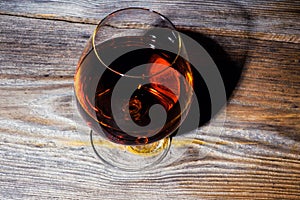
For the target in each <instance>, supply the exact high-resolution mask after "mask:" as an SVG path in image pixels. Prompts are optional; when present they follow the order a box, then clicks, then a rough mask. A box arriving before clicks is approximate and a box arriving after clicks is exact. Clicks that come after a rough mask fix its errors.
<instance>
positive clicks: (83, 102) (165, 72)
mask: <svg viewBox="0 0 300 200" xmlns="http://www.w3.org/2000/svg"><path fill="white" fill-rule="evenodd" d="M145 43H146V42H145V41H143V40H141V38H135V37H128V38H125V39H124V38H119V39H114V40H110V41H107V42H105V43H104V44H101V46H97V47H96V49H97V52H100V53H101V54H99V55H98V56H100V58H103V60H102V61H103V62H100V61H99V57H97V56H96V54H95V52H94V51H93V49H92V50H91V51H89V52H87V53H86V54H85V55H84V56H83V57H82V59H81V60H80V62H79V64H78V67H77V71H76V74H75V93H76V98H77V104H78V109H79V111H80V114H81V115H82V116H83V118H84V119H85V121H86V122H87V124H88V125H89V126H90V127H91V128H92V129H93V130H94V131H95V132H96V133H102V134H104V135H105V136H106V137H107V138H108V139H109V140H110V141H112V142H115V143H119V144H124V145H141V144H147V143H152V142H155V141H158V140H161V139H163V138H165V137H166V136H168V135H170V134H172V133H173V132H174V131H175V130H176V129H177V128H178V126H179V125H180V121H181V118H182V109H183V108H186V105H180V103H179V99H180V98H184V101H183V102H186V103H189V102H188V100H187V98H188V95H190V94H189V92H188V91H186V90H187V88H188V87H187V86H186V85H185V84H186V81H183V80H182V78H187V77H188V74H189V71H187V70H186V69H189V64H188V63H187V62H186V61H185V60H184V59H182V58H181V57H177V56H176V54H174V53H171V52H168V51H163V50H159V49H155V48H150V47H149V48H144V46H145ZM141 46H143V48H142V49H141V48H139V47H141ZM132 49H135V50H132ZM118 50H122V52H126V53H125V54H123V55H122V56H120V57H118V58H117V59H115V60H114V61H113V62H112V63H111V64H109V66H107V65H105V62H106V61H105V60H104V58H106V57H109V56H110V55H111V53H112V52H116V51H118ZM145 64H146V65H145ZM141 66H144V68H143V69H141V70H142V73H140V74H134V75H135V76H140V80H142V79H143V77H147V79H148V83H147V84H137V86H136V89H135V91H128V92H131V93H132V95H131V98H130V100H129V101H127V100H124V99H117V100H115V101H114V102H117V103H115V104H116V105H111V104H112V103H111V102H112V99H111V98H112V93H113V91H114V87H115V86H116V84H117V82H118V81H120V79H123V78H130V77H126V76H121V75H120V74H118V73H115V72H114V71H112V70H110V69H113V70H115V71H117V72H119V73H121V74H125V75H126V73H127V72H128V71H130V70H131V69H133V68H134V67H141ZM107 67H109V68H110V69H108V68H107ZM129 75H131V74H129ZM137 80H139V79H138V78H137ZM190 82H191V81H190ZM125 87H126V86H125ZM181 102H182V101H181ZM155 104H160V105H162V106H163V108H164V110H165V112H166V113H167V119H166V122H165V125H164V126H163V127H162V128H161V129H160V131H159V132H158V133H157V134H155V135H147V131H146V132H141V133H140V135H134V136H133V135H131V134H128V133H126V132H124V131H123V130H121V129H120V128H119V127H118V125H117V123H116V122H115V117H116V116H113V114H112V106H119V107H121V108H122V107H126V106H128V108H129V113H120V116H121V117H122V120H123V122H124V124H126V122H127V121H128V120H131V121H133V122H134V123H135V124H137V125H138V126H141V127H143V126H147V125H148V124H149V123H151V118H150V117H149V110H150V108H151V107H152V106H153V105H155Z"/></svg>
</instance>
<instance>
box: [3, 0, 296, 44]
mask: <svg viewBox="0 0 300 200" xmlns="http://www.w3.org/2000/svg"><path fill="white" fill-rule="evenodd" d="M16 2H17V3H16ZM126 7H147V8H150V9H153V10H155V11H158V12H160V13H162V14H164V15H166V16H167V17H168V18H169V19H170V20H171V21H172V22H173V23H174V24H175V25H176V26H177V27H178V28H181V29H191V28H193V29H196V30H197V31H201V32H203V33H204V34H208V33H214V34H219V35H227V36H234V35H235V36H238V37H240V36H241V35H244V36H245V34H244V33H245V32H246V33H249V32H250V35H249V36H250V37H252V38H257V39H262V40H275V41H288V42H294V43H299V42H300V34H299V27H300V22H299V20H298V18H299V17H300V15H299V13H300V3H299V2H298V1H272V2H271V1H268V0H263V1H258V0H257V1H252V0H243V1H227V0H218V1H213V0H209V1H201V0H197V1H195V0H188V1H182V0H176V1H170V0H154V1H152V0H151V1H150V0H146V1H143V2H141V1H137V0H134V1H127V0H125V1H116V0H114V1H105V0H101V1H100V0H99V1H88V2H87V1H76V2H74V1H70V0H64V1H29V2H28V1H22V2H18V1H1V2H0V14H2V15H3V14H7V15H19V16H25V17H31V18H44V19H54V20H65V21H71V22H81V23H91V24H96V23H97V22H98V21H99V20H101V19H102V18H103V17H105V16H106V15H107V14H109V13H111V12H113V11H115V10H118V9H121V8H126ZM70 8H72V9H70Z"/></svg>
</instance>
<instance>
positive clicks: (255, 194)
mask: <svg viewBox="0 0 300 200" xmlns="http://www.w3.org/2000/svg"><path fill="white" fill-rule="evenodd" d="M251 2H252V1H251ZM251 2H250V1H243V2H242V3H241V4H242V5H243V6H244V7H246V10H247V12H248V13H249V15H251V16H252V21H251V24H254V25H251V26H244V25H242V26H240V25H238V24H235V25H234V27H235V28H233V29H232V27H227V26H225V24H223V26H224V27H222V28H218V27H217V24H213V23H210V22H211V21H213V20H212V19H214V18H207V19H206V22H207V23H206V24H204V25H203V24H200V23H199V22H197V20H195V19H196V18H195V15H196V14H199V13H202V14H203V13H204V14H205V15H204V16H207V17H208V16H211V17H213V16H217V13H214V12H213V11H212V10H213V8H218V10H221V8H222V6H223V5H224V4H225V3H226V2H225V1H218V2H212V1H206V2H202V1H186V2H185V3H183V1H162V2H158V1H151V2H150V1H144V2H143V3H141V1H132V2H128V1H121V2H118V3H117V2H112V3H107V2H105V1H99V3H92V1H91V2H90V4H86V3H83V1H77V2H73V1H72V2H71V1H60V2H58V1H54V2H51V1H34V2H31V3H28V2H25V1H24V2H23V1H22V2H19V1H1V2H0V10H1V13H0V17H1V20H0V27H1V30H0V45H1V46H0V95H1V98H0V163H1V165H0V199H49V198H54V199H107V200H109V199H114V200H118V199H120V200H121V199H124V198H131V199H141V200H146V199H147V200H148V199H153V200H154V199H182V200H190V199H299V198H300V156H299V155H300V120H299V118H300V108H299V104H300V96H299V91H300V78H299V77H300V76H299V75H300V71H299V57H300V51H299V50H300V47H299V44H298V43H299V21H298V20H297V19H298V16H299V14H297V11H298V10H299V3H297V2H296V1H295V2H293V1H282V2H279V1H276V2H269V1H254V2H252V3H251ZM129 3H132V4H130V5H133V6H142V5H147V7H151V8H156V10H158V11H160V12H162V13H164V14H167V15H168V16H171V17H172V18H174V19H172V20H175V21H174V23H175V24H176V25H177V26H178V27H179V28H181V29H182V30H186V29H189V30H190V29H193V30H194V31H198V32H201V33H202V34H205V35H207V36H208V37H210V38H212V39H213V40H214V41H216V42H218V43H219V44H220V46H222V47H223V48H224V49H225V50H226V52H227V53H228V54H229V55H230V56H231V57H232V58H233V59H236V58H237V54H238V53H239V52H241V51H243V52H247V59H246V63H245V66H244V69H243V73H242V77H241V80H240V82H239V84H238V86H237V87H236V90H235V91H234V93H233V95H232V97H231V98H230V101H229V103H228V106H227V120H226V123H225V131H224V133H223V134H222V135H221V136H220V137H218V134H217V133H215V134H210V135H206V134H203V135H200V136H199V138H198V139H197V141H195V144H196V145H195V147H194V148H193V149H191V150H190V151H189V152H187V154H186V155H185V156H184V157H182V159H180V160H178V161H177V162H175V163H173V164H172V165H170V166H168V167H165V168H160V169H154V170H152V171H144V172H139V173H134V172H122V173H120V172H118V171H116V170H115V169H111V168H107V167H105V166H104V165H103V164H101V162H100V161H98V160H97V159H96V158H95V155H94V154H93V152H92V151H90V146H89V143H88V141H85V140H84V138H86V135H85V132H84V131H82V132H78V125H77V122H76V121H74V112H75V108H74V106H73V104H72V94H73V89H72V84H73V74H74V72H75V66H76V63H77V61H78V58H79V56H80V53H81V51H82V49H83V47H84V45H85V42H86V41H87V39H88V37H89V36H90V34H91V33H92V31H93V29H94V27H95V26H94V23H96V20H98V19H100V18H101V17H103V16H104V15H106V14H107V13H109V12H111V11H112V10H115V9H116V8H120V7H122V6H125V5H129ZM166 5H168V7H167V6H166ZM184 5H185V6H184ZM70 6H71V8H72V9H70ZM180 6H181V7H182V6H184V7H186V9H188V10H190V11H191V12H186V11H183V10H184V9H182V10H180V9H178V8H179V7H180ZM197 6H199V7H201V8H202V9H201V11H199V10H198V9H197ZM205 6H206V7H205ZM29 8H30V9H29ZM100 8H101V9H100ZM205 8H206V9H205ZM224 8H228V9H229V8H230V6H228V5H227V7H226V6H225V7H224ZM232 9H234V7H233V8H232ZM175 10H176V11H178V16H180V17H176V16H177V15H176V16H175V15H174V16H172V14H170V13H172V12H173V14H174V11H175ZM225 10H226V9H225ZM192 11H194V13H193V12H192ZM49 14H51V15H49ZM182 16H185V17H186V16H189V17H188V18H181V17H182ZM239 17H240V16H238V19H240V18H239ZM233 18H234V17H233ZM182 19H184V20H182ZM215 19H216V20H217V21H220V18H218V17H215ZM232 21H233V22H234V21H235V20H232ZM242 21H243V20H242ZM185 22H186V23H185ZM244 22H246V21H244ZM275 22H276V23H275ZM233 24H234V23H233ZM297 24H298V25H297ZM232 33H235V34H232ZM261 34H262V35H263V36H262V35H261ZM249 35H250V37H249ZM281 36H282V37H281ZM238 41H239V42H238ZM247 45H248V47H247ZM82 129H83V130H84V127H83V128H82ZM82 134H83V135H82ZM200 147H201V148H203V149H206V150H209V151H210V153H209V154H208V155H207V156H206V157H204V158H201V159H199V149H200Z"/></svg>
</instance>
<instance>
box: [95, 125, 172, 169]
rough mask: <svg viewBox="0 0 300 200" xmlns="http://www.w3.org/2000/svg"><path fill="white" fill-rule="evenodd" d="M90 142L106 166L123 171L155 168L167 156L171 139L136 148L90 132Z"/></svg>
mask: <svg viewBox="0 0 300 200" xmlns="http://www.w3.org/2000/svg"><path fill="white" fill-rule="evenodd" d="M90 141H91V145H92V147H93V150H94V152H95V153H96V155H97V156H98V157H99V158H100V159H101V160H102V161H103V162H104V163H105V164H107V165H109V166H112V167H114V168H118V169H121V170H124V171H138V170H145V169H149V168H151V167H154V166H157V165H158V164H159V163H160V162H161V161H162V160H163V159H164V158H165V157H166V155H167V154H168V152H169V149H170V145H171V139H170V138H169V137H167V138H164V139H162V140H160V141H157V142H154V143H151V144H146V145H137V146H126V145H120V144H116V143H113V142H110V141H109V140H107V139H104V138H103V137H102V136H101V135H99V134H97V133H94V132H93V131H92V130H91V131H90Z"/></svg>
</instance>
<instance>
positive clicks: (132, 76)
mask: <svg viewBox="0 0 300 200" xmlns="http://www.w3.org/2000/svg"><path fill="white" fill-rule="evenodd" d="M127 10H143V11H148V12H151V13H154V14H156V15H158V16H159V17H161V18H162V19H164V20H166V21H167V22H168V23H169V24H170V25H171V27H172V29H171V30H172V31H176V32H177V36H178V51H177V54H176V57H175V59H174V60H173V61H172V63H170V66H172V65H173V64H174V63H175V62H176V60H177V59H178V58H179V56H180V51H181V49H182V39H181V36H180V34H179V33H178V31H177V30H176V27H175V25H174V24H173V23H172V22H171V21H170V20H169V19H168V18H167V17H166V16H164V15H163V14H161V13H159V12H157V11H154V10H152V9H149V8H143V7H128V8H122V9H118V10H115V11H113V12H112V13H110V14H108V15H107V16H105V17H104V18H103V19H102V20H101V21H100V22H99V23H98V24H97V26H96V28H95V29H94V32H93V34H92V47H93V51H94V53H95V55H96V57H97V59H98V60H99V61H100V62H101V64H102V65H103V66H105V68H107V69H109V70H110V71H112V72H113V73H116V74H118V75H119V76H122V77H129V78H142V79H144V78H149V77H153V76H156V75H158V74H160V73H163V72H164V71H166V70H168V69H169V67H170V66H167V67H166V68H164V69H162V70H160V71H158V72H156V73H154V74H151V75H140V76H137V75H135V76H134V75H128V74H123V73H120V72H118V71H117V70H114V69H112V68H110V67H109V66H108V65H107V64H105V63H104V61H103V60H102V59H101V57H100V55H99V54H98V51H97V49H96V44H95V38H96V35H97V32H98V31H99V29H100V28H101V26H102V25H103V23H104V22H105V21H106V20H107V19H109V18H110V17H112V16H114V15H115V14H116V13H118V12H122V11H127Z"/></svg>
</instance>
